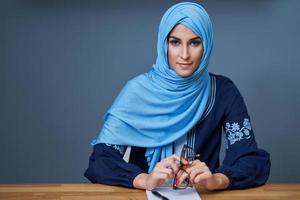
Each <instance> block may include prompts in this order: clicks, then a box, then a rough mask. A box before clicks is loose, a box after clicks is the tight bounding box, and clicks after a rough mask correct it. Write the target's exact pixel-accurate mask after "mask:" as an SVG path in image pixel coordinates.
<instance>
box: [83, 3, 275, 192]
mask: <svg viewBox="0 0 300 200" xmlns="http://www.w3.org/2000/svg"><path fill="white" fill-rule="evenodd" d="M212 47H213V33H212V25H211V21H210V19H209V16H208V14H207V13H206V11H205V10H204V8H203V7H201V6H200V5H198V4H196V3H190V2H183V3H179V4H176V5H174V6H172V7H171V8H169V9H168V10H167V11H166V13H165V14H164V16H163V18H162V20H161V22H160V26H159V33H158V43H157V52H158V55H157V60H156V63H155V64H154V65H153V67H152V69H151V70H150V71H149V72H147V73H145V74H141V75H139V76H137V77H135V78H133V79H132V80H130V81H128V83H127V84H126V85H125V87H124V88H123V89H122V91H121V92H120V94H119V96H118V97H117V99H116V100H115V101H114V103H113V105H112V107H111V108H110V109H109V110H108V111H107V113H106V114H105V118H104V120H105V122H104V125H103V128H102V130H101V132H100V134H99V136H98V137H97V138H96V139H95V140H94V141H93V142H92V144H93V145H94V149H93V153H92V155H91V157H90V162H89V167H88V169H87V170H86V172H85V176H86V177H87V178H88V179H89V180H90V181H91V182H93V183H103V184H110V185H120V186H125V187H133V188H140V189H147V190H152V189H154V188H155V187H157V186H160V185H161V184H164V183H166V182H168V181H171V180H172V179H174V180H175V182H174V185H175V186H179V185H181V184H182V183H184V182H187V181H188V184H196V185H200V186H202V187H205V188H207V189H209V190H216V189H233V188H248V187H254V186H258V185H261V184H264V183H265V182H266V181H267V178H268V176H269V171H270V160H269V154H268V153H267V152H266V151H264V150H261V149H258V148H257V145H256V142H255V138H254V134H253V130H252V127H251V122H250V117H249V115H248V113H247V109H246V106H245V103H244V100H243V98H242V96H241V94H240V93H239V91H238V89H237V87H236V86H235V85H234V83H233V82H232V81H231V80H230V79H228V78H226V77H224V76H220V75H215V74H211V73H209V72H208V70H207V66H208V62H209V58H210V54H211V51H212ZM222 129H224V130H225V131H224V132H225V141H226V155H225V158H224V161H223V163H222V165H220V163H219V152H220V146H221V138H222ZM184 144H187V145H188V146H190V147H192V148H193V149H194V151H195V153H196V154H200V158H198V159H195V160H193V161H191V162H187V160H185V159H182V158H180V157H179V155H180V151H181V149H182V147H183V146H184ZM127 146H131V147H132V150H131V155H130V160H129V162H128V163H127V162H125V161H124V160H123V155H124V152H125V150H126V148H127ZM180 161H181V162H180Z"/></svg>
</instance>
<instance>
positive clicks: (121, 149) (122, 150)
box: [105, 143, 127, 155]
mask: <svg viewBox="0 0 300 200" xmlns="http://www.w3.org/2000/svg"><path fill="white" fill-rule="evenodd" d="M105 145H106V146H109V147H112V148H114V149H116V150H118V151H119V153H120V154H121V155H124V154H125V151H126V149H127V147H126V146H122V145H116V144H108V143H105Z"/></svg>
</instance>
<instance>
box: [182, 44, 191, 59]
mask: <svg viewBox="0 0 300 200" xmlns="http://www.w3.org/2000/svg"><path fill="white" fill-rule="evenodd" d="M189 57H190V53H189V49H188V47H187V46H183V47H182V51H181V58H182V59H183V60H187V59H189Z"/></svg>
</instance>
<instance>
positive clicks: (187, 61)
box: [168, 24, 203, 77]
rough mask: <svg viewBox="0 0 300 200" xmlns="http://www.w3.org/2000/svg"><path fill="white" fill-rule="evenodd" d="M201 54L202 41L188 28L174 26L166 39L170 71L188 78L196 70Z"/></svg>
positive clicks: (180, 25) (179, 25)
mask: <svg viewBox="0 0 300 200" xmlns="http://www.w3.org/2000/svg"><path fill="white" fill-rule="evenodd" d="M202 53H203V45H202V40H201V39H200V37H199V36H197V35H196V34H195V33H194V32H192V31H191V30H190V29H189V28H187V27H185V26H184V25H182V24H178V25H176V26H175V27H174V28H173V30H172V31H171V32H170V34H169V37H168V60H169V65H170V66H171V67H172V69H173V70H174V71H175V72H176V73H177V74H178V75H180V76H182V77H188V76H190V75H192V74H193V72H194V71H195V70H196V69H197V68H198V66H199V64H200V62H201V57H202Z"/></svg>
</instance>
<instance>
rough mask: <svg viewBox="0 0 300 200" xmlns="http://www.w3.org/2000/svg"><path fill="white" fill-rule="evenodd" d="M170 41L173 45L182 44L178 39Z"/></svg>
mask: <svg viewBox="0 0 300 200" xmlns="http://www.w3.org/2000/svg"><path fill="white" fill-rule="evenodd" d="M169 43H170V44H171V45H173V46H178V45H179V44H180V42H179V41H178V40H170V41H169Z"/></svg>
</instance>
